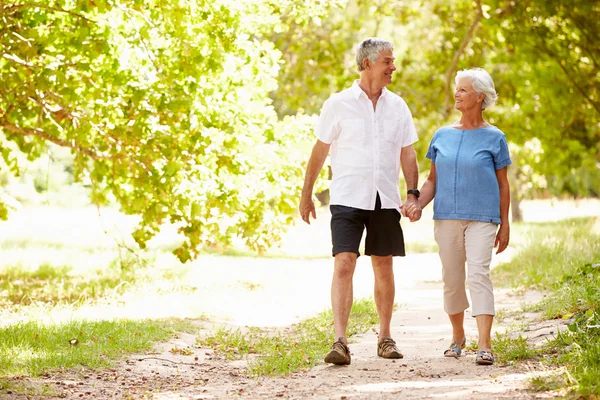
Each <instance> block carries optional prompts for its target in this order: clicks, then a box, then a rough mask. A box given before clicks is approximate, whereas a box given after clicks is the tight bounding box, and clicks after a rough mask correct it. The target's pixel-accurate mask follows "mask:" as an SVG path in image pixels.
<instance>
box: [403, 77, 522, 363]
mask: <svg viewBox="0 0 600 400" xmlns="http://www.w3.org/2000/svg"><path fill="white" fill-rule="evenodd" d="M455 82H456V91H455V93H454V99H455V108H456V109H457V110H458V111H460V113H461V117H460V120H459V121H457V122H456V123H454V124H453V125H451V126H445V127H443V128H440V129H438V130H437V131H436V132H435V134H434V136H433V139H432V140H431V143H430V145H429V150H428V151H427V158H429V159H431V171H430V173H429V177H428V178H427V180H426V181H425V183H424V184H423V187H422V188H421V193H420V198H419V206H420V207H421V208H422V207H425V206H426V205H427V204H429V202H431V200H433V199H435V202H434V207H433V219H434V224H435V228H434V236H435V240H436V242H437V244H438V247H439V255H440V259H441V262H442V277H443V281H444V309H445V311H446V312H447V313H448V316H449V317H450V322H451V323H452V336H453V340H452V343H451V344H450V346H449V348H448V349H447V350H446V351H445V352H444V355H445V356H446V357H458V356H460V354H461V350H462V349H463V348H464V346H465V343H466V338H465V331H464V328H463V320H464V312H465V310H466V309H467V308H468V307H469V302H468V300H467V295H466V291H465V262H466V264H467V266H468V268H467V270H468V277H467V281H468V283H469V291H470V294H471V302H472V304H473V310H472V315H473V316H474V317H475V318H476V319H477V329H478V331H479V341H478V345H479V352H478V354H477V356H476V358H475V361H476V363H477V364H479V365H491V364H493V363H494V356H493V354H492V352H491V338H490V335H491V330H492V321H493V317H494V314H495V310H494V294H493V291H492V282H491V280H490V262H491V259H492V252H493V248H494V247H498V250H497V251H496V254H498V253H501V252H502V251H504V249H506V247H507V246H508V241H509V235H510V226H509V220H508V209H509V206H510V190H509V185H508V180H507V166H508V165H509V164H510V163H511V160H510V155H509V152H508V146H507V144H506V137H505V136H504V133H502V131H500V130H499V129H498V128H496V127H495V126H492V125H490V124H489V123H487V122H486V121H485V120H484V118H483V110H485V109H487V108H488V107H490V106H492V105H493V104H494V103H495V102H496V99H497V94H496V90H495V88H494V82H493V81H492V78H491V77H490V75H489V74H488V73H487V72H486V71H485V70H483V69H480V68H475V69H470V70H464V71H460V72H458V73H457V75H456V79H455ZM419 206H414V205H409V206H407V208H406V209H403V212H404V213H405V215H408V216H409V217H410V219H411V220H415V219H418V218H420V212H421V211H420V209H419Z"/></svg>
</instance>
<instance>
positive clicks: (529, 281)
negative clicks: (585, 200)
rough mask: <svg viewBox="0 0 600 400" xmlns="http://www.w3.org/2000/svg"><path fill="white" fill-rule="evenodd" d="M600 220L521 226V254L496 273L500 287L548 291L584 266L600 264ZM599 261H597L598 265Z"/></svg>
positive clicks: (518, 230)
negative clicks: (599, 229)
mask: <svg viewBox="0 0 600 400" xmlns="http://www.w3.org/2000/svg"><path fill="white" fill-rule="evenodd" d="M598 223H600V222H598V219H597V218H578V219H570V220H565V221H560V222H552V223H527V224H519V225H517V228H515V230H516V231H517V233H516V235H518V236H519V237H520V243H516V244H515V245H516V246H519V247H521V248H522V249H521V251H519V253H518V254H517V255H516V256H514V257H513V259H512V260H511V261H510V262H509V263H506V264H502V265H499V266H498V267H496V268H494V269H493V270H492V280H493V282H494V284H495V285H498V286H510V287H520V286H523V287H527V288H534V289H548V288H551V287H553V286H554V285H555V284H556V283H557V282H558V281H559V280H561V279H562V278H563V277H564V276H565V275H570V274H572V273H573V272H575V271H576V270H577V268H579V267H580V266H581V265H583V264H585V263H591V262H600V245H599V243H600V234H599V233H597V232H596V233H594V232H593V231H594V226H595V224H598ZM594 260H595V261H594Z"/></svg>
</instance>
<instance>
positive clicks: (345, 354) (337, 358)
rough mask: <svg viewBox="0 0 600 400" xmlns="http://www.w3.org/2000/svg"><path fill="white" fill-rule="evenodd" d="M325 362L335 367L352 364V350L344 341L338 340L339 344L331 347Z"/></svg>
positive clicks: (336, 343)
mask: <svg viewBox="0 0 600 400" xmlns="http://www.w3.org/2000/svg"><path fill="white" fill-rule="evenodd" d="M325 362H326V363H330V364H335V365H349V364H350V349H349V348H348V346H347V345H346V344H345V343H344V342H343V341H342V338H338V340H337V342H335V343H334V344H333V346H331V350H330V351H329V353H327V355H326V356H325Z"/></svg>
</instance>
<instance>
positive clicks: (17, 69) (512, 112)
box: [0, 0, 600, 261]
mask: <svg viewBox="0 0 600 400" xmlns="http://www.w3.org/2000/svg"><path fill="white" fill-rule="evenodd" d="M368 36H380V37H384V38H388V39H389V40H391V41H392V42H393V43H394V46H395V55H396V57H397V61H396V65H397V68H398V69H397V71H396V74H395V77H394V81H393V83H392V85H390V87H389V89H390V90H392V91H394V92H396V93H398V94H399V95H401V96H402V97H404V99H405V100H406V101H407V103H408V105H409V107H410V108H411V111H412V113H413V116H414V118H415V120H416V123H417V128H418V131H419V134H420V141H419V142H418V144H417V150H418V152H419V155H420V160H421V169H422V171H424V172H426V171H427V170H428V168H429V166H428V160H426V159H425V158H424V157H423V156H424V154H425V152H426V150H427V146H428V143H429V139H430V138H431V136H432V134H433V132H434V131H435V129H436V128H437V127H440V126H442V125H445V124H449V123H451V122H453V121H454V120H456V118H457V117H458V114H457V113H456V112H453V108H452V106H453V100H452V91H453V84H454V75H455V73H456V71H457V70H459V69H463V68H471V67H476V66H477V67H483V68H485V69H487V70H488V71H489V72H490V73H491V75H492V77H493V78H494V80H495V83H496V89H497V91H498V93H499V103H498V105H497V106H496V107H494V108H492V109H490V110H489V111H486V115H487V118H488V120H489V121H490V122H491V123H492V124H494V125H497V126H498V127H499V128H500V129H502V130H503V131H504V132H505V133H506V135H507V138H508V140H509V143H510V146H511V150H512V154H513V157H514V160H515V161H516V162H515V165H514V167H511V174H512V178H511V180H512V186H513V198H514V199H515V200H516V201H517V202H516V204H515V205H516V207H513V214H514V216H515V217H517V218H518V200H519V199H521V198H534V197H549V196H574V197H586V196H595V197H597V196H598V195H599V193H598V192H599V190H600V189H599V188H600V173H599V167H600V98H599V95H600V72H599V69H598V63H599V62H600V5H599V4H598V2H596V1H591V0H589V1H584V0H574V1H571V2H568V3H565V2H560V1H558V0H523V1H518V2H517V1H507V0H475V1H473V0H452V1H446V0H431V1H417V0H407V1H392V2H390V1H382V0H381V1H380V0H373V1H364V0H335V1H304V0H302V1H300V0H277V1H275V0H249V1H243V2H239V1H234V0H220V1H208V0H196V1H192V0H181V1H177V2H163V1H158V0H136V1H133V0H132V1H108V0H93V1H92V0H72V1H59V0H49V1H43V2H42V1H39V2H33V1H30V2H22V1H14V2H9V3H7V2H3V3H1V4H0V50H1V51H0V146H1V147H0V150H1V152H2V159H3V162H2V164H1V165H0V168H1V169H0V179H1V181H2V196H1V197H0V216H1V217H2V218H6V217H8V213H9V209H10V208H11V207H14V206H15V204H18V202H27V201H34V198H35V195H34V194H35V193H38V194H41V196H40V198H41V199H42V201H44V199H45V200H46V201H48V199H49V196H50V195H49V192H52V193H63V194H64V193H75V192H77V193H79V192H84V191H87V193H88V194H89V195H90V198H91V200H92V202H93V203H95V204H116V205H117V206H118V207H119V208H120V209H121V210H122V211H123V212H125V213H128V214H137V215H140V216H141V221H140V224H139V226H138V229H137V230H136V232H135V233H134V237H135V239H136V241H137V242H138V244H139V245H140V246H141V247H142V248H143V247H144V245H145V243H146V242H147V241H148V240H149V239H150V238H152V237H153V236H154V235H155V234H156V233H157V232H158V230H159V229H160V226H161V225H162V224H164V223H173V224H176V225H177V226H178V227H179V229H180V232H181V233H182V235H183V237H184V238H185V239H184V241H183V242H182V245H181V246H180V247H179V248H178V249H177V250H175V253H176V254H177V256H178V257H179V258H180V259H181V260H183V261H185V260H188V259H189V258H191V257H194V256H195V255H197V252H198V251H199V249H200V248H201V247H202V246H214V245H217V244H218V245H223V246H227V245H228V244H230V243H231V241H232V240H234V239H235V238H243V239H244V240H245V243H246V245H247V246H249V247H250V248H252V249H255V250H264V249H266V248H267V247H268V245H269V244H270V243H271V242H273V241H275V240H276V239H277V238H278V236H279V235H280V234H281V231H282V229H284V227H285V225H286V224H288V223H289V222H290V221H291V218H292V216H293V214H294V213H295V209H296V205H297V199H298V195H299V190H300V187H301V185H302V179H303V166H304V163H305V161H306V159H307V158H308V155H309V151H310V148H311V146H312V144H313V143H314V140H315V139H314V136H313V133H312V129H313V127H314V122H315V116H316V115H318V112H319V110H320V107H321V105H322V103H323V101H324V100H325V99H326V98H327V97H328V96H329V95H330V94H331V93H334V92H337V91H339V90H342V89H344V88H346V87H348V86H349V85H350V84H351V83H352V81H353V80H354V79H356V77H357V76H358V75H357V73H356V68H355V62H354V53H353V48H354V46H355V45H356V44H357V43H358V42H359V41H360V40H362V39H363V38H365V37H368ZM81 183H83V185H84V187H85V188H87V189H81V188H82V186H81ZM325 183H326V182H325V181H324V180H321V189H324V188H325ZM73 187H77V188H79V189H76V190H75V189H73Z"/></svg>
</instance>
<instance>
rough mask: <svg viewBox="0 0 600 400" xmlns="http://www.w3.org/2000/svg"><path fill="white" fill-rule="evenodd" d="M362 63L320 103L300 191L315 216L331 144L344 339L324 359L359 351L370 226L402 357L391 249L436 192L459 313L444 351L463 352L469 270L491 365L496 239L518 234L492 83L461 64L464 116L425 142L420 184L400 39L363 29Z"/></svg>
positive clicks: (388, 350) (442, 251) (379, 283)
mask: <svg viewBox="0 0 600 400" xmlns="http://www.w3.org/2000/svg"><path fill="white" fill-rule="evenodd" d="M356 65H357V67H358V71H359V73H360V78H359V79H358V80H356V81H355V82H354V83H353V84H352V86H351V87H350V88H348V89H346V90H343V91H342V92H340V93H336V94H334V95H332V96H331V97H330V98H329V99H328V100H327V101H326V102H325V103H324V105H323V108H322V110H321V114H320V117H319V120H318V122H317V126H316V135H317V138H318V140H317V142H316V144H315V145H314V147H313V149H312V153H311V156H310V159H309V161H308V165H307V169H306V175H305V179H304V187H303V190H302V197H301V200H300V214H301V216H302V219H303V220H304V221H305V222H306V223H309V224H310V217H311V215H312V217H313V218H316V213H315V205H314V202H313V199H312V198H313V187H314V183H315V181H316V179H317V176H318V175H319V172H320V171H321V169H322V167H323V164H324V162H325V159H326V158H327V155H328V154H331V168H332V173H333V180H332V182H331V187H330V210H331V237H332V244H333V250H332V253H333V256H334V258H335V261H334V272H333V280H332V285H331V304H332V310H333V321H334V326H335V338H334V339H335V340H334V343H333V345H332V347H331V350H330V351H329V353H328V354H327V355H326V356H325V362H326V363H332V364H338V365H347V364H350V361H351V356H350V349H349V347H348V341H347V338H346V327H347V323H348V318H349V315H350V309H351V307H352V300H353V293H352V277H353V274H354V270H355V267H356V259H357V257H358V256H359V255H360V253H359V244H360V242H361V238H362V235H363V232H364V230H365V229H366V238H365V254H366V255H369V256H371V263H372V265H373V272H374V275H375V291H374V297H375V303H376V305H377V313H378V315H379V322H380V330H379V339H378V346H377V355H378V356H380V357H383V358H402V357H403V355H402V353H401V352H400V350H399V349H398V347H397V345H396V342H395V341H394V339H393V338H392V335H391V332H390V323H391V319H392V310H393V306H394V296H395V287H394V272H393V261H392V257H393V256H404V255H405V252H404V238H403V234H402V228H401V226H400V218H401V215H402V216H404V217H407V218H409V219H410V221H413V222H414V221H417V220H419V219H420V218H421V210H422V209H423V208H424V207H426V206H427V205H428V204H429V203H430V202H431V201H432V200H434V208H433V219H434V224H435V228H434V236H435V240H436V242H437V244H438V247H439V256H440V260H441V264H442V277H443V282H444V310H445V311H446V313H447V314H448V316H449V318H450V322H451V324H452V341H451V343H450V344H449V346H448V349H447V350H446V351H445V352H444V354H443V355H444V356H446V357H459V356H460V355H461V351H462V349H463V348H464V347H465V343H466V338H465V332H464V328H463V321H464V312H465V310H466V309H467V308H468V307H469V301H468V300H467V295H466V290H465V280H466V281H468V283H469V285H468V286H469V291H470V295H471V303H472V315H473V316H474V317H475V318H476V319H477V328H478V333H479V338H478V353H477V355H476V357H475V362H476V363H477V364H479V365H491V364H493V363H494V356H493V353H492V348H491V329H492V321H493V317H494V313H495V311H494V295H493V291H492V282H491V280H490V262H491V258H492V252H493V248H494V247H497V251H496V253H501V252H502V251H504V249H506V247H507V246H508V242H509V234H510V227H509V220H508V209H509V205H510V194H509V192H510V191H509V185H508V180H507V166H508V165H509V164H510V163H511V160H510V155H509V152H508V146H507V143H506V138H505V136H504V134H503V133H502V131H500V130H499V129H498V128H497V127H495V126H493V125H490V124H489V123H487V122H486V121H485V120H484V118H483V111H484V110H485V109H486V108H488V107H490V106H492V105H493V104H494V103H495V102H496V98H497V95H496V91H495V88H494V83H493V81H492V79H491V77H490V75H489V74H488V73H487V72H486V71H484V70H482V69H479V68H476V69H470V70H464V71H460V72H458V73H457V75H456V79H455V83H456V88H455V92H454V100H455V108H456V109H457V110H458V111H459V112H460V113H461V116H460V119H459V120H458V121H457V122H455V123H454V124H452V125H450V126H444V127H442V128H440V129H438V130H437V131H436V132H435V134H434V135H433V138H432V140H431V143H430V144H429V149H428V151H427V158H429V159H430V160H431V169H430V172H429V176H428V178H427V180H426V181H425V183H424V184H423V186H422V187H421V189H420V190H418V186H417V185H418V172H419V171H418V165H417V158H416V153H415V150H414V148H413V143H415V142H416V141H417V140H418V138H417V132H416V129H415V125H414V123H413V119H412V115H411V113H410V110H409V108H408V106H407V105H406V102H405V101H404V100H403V99H402V98H401V97H399V96H398V95H396V94H394V93H392V92H390V91H388V90H387V89H386V86H387V85H389V84H390V83H391V82H392V74H393V72H394V71H395V70H396V67H395V66H394V55H393V47H392V44H391V43H390V42H388V41H386V40H383V39H379V38H369V39H366V40H364V41H362V42H361V43H360V44H359V45H358V48H357V51H356ZM400 168H402V173H403V175H404V180H405V182H406V187H407V189H408V190H407V193H406V194H405V195H406V200H405V201H404V202H403V203H402V202H401V199H400V195H399V193H398V179H399V174H400ZM465 264H466V268H465ZM465 270H466V271H467V272H466V273H465Z"/></svg>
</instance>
